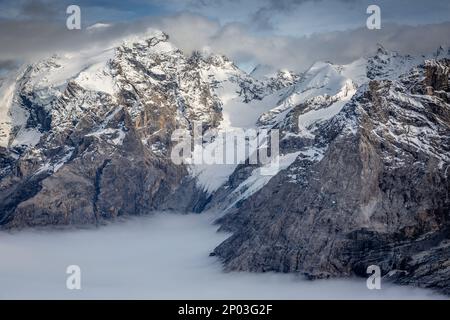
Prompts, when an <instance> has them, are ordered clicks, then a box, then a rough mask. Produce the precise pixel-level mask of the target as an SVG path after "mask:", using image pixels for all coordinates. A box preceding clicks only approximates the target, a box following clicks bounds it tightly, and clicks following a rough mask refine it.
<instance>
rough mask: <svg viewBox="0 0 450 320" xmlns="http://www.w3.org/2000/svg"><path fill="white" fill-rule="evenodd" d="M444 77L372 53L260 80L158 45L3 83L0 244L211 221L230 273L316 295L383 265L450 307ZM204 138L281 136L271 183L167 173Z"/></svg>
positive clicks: (439, 57) (135, 46)
mask: <svg viewBox="0 0 450 320" xmlns="http://www.w3.org/2000/svg"><path fill="white" fill-rule="evenodd" d="M449 70H450V60H449V59H448V56H447V55H445V54H443V51H442V50H441V51H440V53H439V54H434V55H431V56H429V57H427V58H425V59H424V58H422V57H421V58H418V57H412V56H402V55H399V54H397V53H393V52H388V51H387V50H385V49H383V48H382V47H380V48H379V50H378V52H377V53H376V54H375V55H374V56H372V57H366V58H364V57H363V58H361V59H359V60H357V61H355V62H353V63H351V64H348V65H342V66H339V65H333V64H331V63H321V62H318V63H315V64H314V65H313V66H312V67H311V68H310V69H309V70H307V71H306V72H304V73H302V74H295V73H293V72H289V71H279V72H275V73H273V72H272V73H271V74H269V75H262V74H261V73H262V68H260V69H259V70H258V72H256V71H255V72H254V74H255V75H256V74H258V77H256V76H255V75H248V74H246V73H245V72H243V71H241V70H239V68H238V67H237V66H235V65H234V64H233V63H232V62H231V61H230V60H228V59H227V58H226V57H223V56H219V55H207V54H204V53H200V52H194V53H193V54H190V55H186V54H185V53H183V52H181V51H180V50H178V49H177V48H176V47H174V46H173V45H172V44H171V43H170V42H169V39H168V36H167V35H165V34H164V33H162V32H153V33H152V34H150V35H148V36H147V37H144V38H134V39H127V40H126V41H124V42H123V43H122V44H121V45H119V46H117V47H115V48H112V49H107V50H104V51H101V52H98V51H97V52H85V53H80V54H76V55H63V56H53V57H50V58H49V59H45V60H42V61H40V62H38V63H34V64H32V65H29V66H25V67H24V68H22V69H21V70H20V72H19V73H18V74H17V75H16V76H15V77H14V78H7V79H3V80H2V83H1V87H0V92H1V96H2V98H1V99H0V115H2V121H1V122H0V134H1V136H0V138H1V140H0V143H1V145H2V146H1V147H0V225H1V228H23V227H29V226H47V225H95V224H101V223H103V222H105V221H107V220H111V219H114V218H116V217H119V216H126V215H135V214H146V213H150V212H152V211H154V210H177V211H185V212H191V211H194V212H202V211H207V210H220V211H222V212H223V216H222V218H220V219H219V220H218V223H219V225H220V226H221V229H223V230H227V231H231V232H232V233H233V235H232V236H231V237H230V238H229V239H227V240H226V241H225V242H223V243H222V244H221V245H220V246H218V247H217V248H216V249H215V250H214V254H216V255H218V256H219V257H220V258H221V259H222V260H223V262H224V264H225V267H226V268H227V269H228V270H249V271H261V272H264V271H278V272H298V273H302V274H305V275H307V276H308V277H311V278H322V277H334V276H348V275H361V276H365V275H366V273H365V271H366V268H367V266H368V265H371V264H376V265H379V266H380V267H381V268H382V271H383V274H384V275H385V276H386V277H388V278H391V279H392V280H395V281H397V282H399V283H410V284H414V285H419V286H423V287H432V288H438V289H441V290H442V291H444V292H446V293H450V291H449V290H450V289H449V288H450V283H449V279H450V265H449V261H450V256H449V255H450V239H449V237H450V228H449V220H450V216H449V215H450V200H449V199H450V197H449V196H450V195H449V190H450V182H449V175H450V171H449V170H448V169H449V166H450V99H449V97H450V88H449V83H448V81H449ZM3 118H4V119H3ZM197 121H200V122H202V124H203V130H204V131H205V130H207V129H211V128H213V129H215V130H216V131H215V132H216V133H217V135H219V134H221V133H224V132H227V131H228V132H229V131H231V132H234V131H235V130H240V129H249V128H252V129H268V130H274V129H277V130H279V132H280V159H279V160H280V166H279V168H278V169H277V170H276V171H275V172H274V174H273V175H271V176H267V175H263V174H261V172H262V169H263V168H261V166H258V165H250V164H248V161H247V162H243V163H240V164H230V165H217V164H215V165H214V164H213V165H205V164H192V165H175V164H174V163H173V162H172V161H171V159H170V153H171V150H172V148H173V146H174V141H172V139H171V136H172V133H173V131H174V130H175V129H180V128H181V129H185V130H187V131H188V132H189V131H191V132H192V130H193V126H194V123H195V122H197ZM205 143H206V144H209V146H212V147H214V148H219V147H220V146H216V145H215V143H217V142H216V141H214V139H213V140H212V141H208V142H205Z"/></svg>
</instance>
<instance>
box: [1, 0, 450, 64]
mask: <svg viewBox="0 0 450 320" xmlns="http://www.w3.org/2000/svg"><path fill="white" fill-rule="evenodd" d="M70 4H76V5H78V6H79V7H80V8H81V22H82V29H81V30H68V29H67V28H66V19H67V17H68V15H67V14H66V8H67V6H68V5H70ZM370 4H377V5H378V6H380V8H381V29H380V30H369V29H367V27H366V20H367V18H368V17H369V14H367V13H366V9H367V7H368V6H369V5H370ZM96 23H104V24H108V25H109V26H108V27H105V28H97V29H95V30H93V29H92V28H89V27H90V26H92V25H94V24H96ZM148 28H158V29H162V30H163V31H165V32H166V33H168V34H169V35H170V37H171V41H172V42H174V43H175V44H176V45H177V46H179V47H180V48H181V49H182V50H184V51H186V52H190V51H192V50H201V49H204V48H209V49H210V50H212V51H214V52H217V53H222V54H225V55H227V56H229V57H230V58H232V59H233V60H235V61H236V62H237V63H238V64H239V65H240V66H242V67H243V68H245V69H251V67H252V66H254V65H256V64H267V65H271V66H274V67H276V68H289V69H292V70H296V71H301V70H304V69H305V68H307V67H308V66H309V65H311V64H312V63H313V62H314V61H316V60H327V61H333V62H335V63H347V62H350V61H352V60H353V59H356V58H358V57H360V56H362V55H364V54H368V53H370V52H373V50H374V48H375V47H376V45H377V43H381V44H383V45H384V46H385V47H386V48H388V49H392V50H397V51H400V52H404V53H412V54H423V53H428V52H431V51H433V50H435V49H436V48H437V47H438V46H439V45H443V46H449V45H450V1H448V0H428V1H424V0H130V1H124V0H112V1H111V0H70V1H68V0H0V69H3V70H8V69H11V68H14V66H15V65H17V64H18V63H19V62H23V61H26V60H29V59H37V58H40V57H43V56H46V55H49V54H52V53H54V52H59V51H72V50H82V49H86V48H91V47H104V46H107V45H110V44H111V43H112V42H113V41H117V39H120V38H123V37H125V36H127V35H129V34H135V33H140V32H144V31H145V30H146V29H148Z"/></svg>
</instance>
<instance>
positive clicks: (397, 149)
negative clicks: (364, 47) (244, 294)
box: [215, 59, 450, 293]
mask: <svg viewBox="0 0 450 320" xmlns="http://www.w3.org/2000/svg"><path fill="white" fill-rule="evenodd" d="M448 67H449V63H448V60H447V59H443V60H439V61H436V60H432V61H427V62H425V64H423V65H421V66H418V67H415V68H413V69H412V70H410V72H409V73H407V74H403V75H401V76H399V77H398V78H397V79H395V80H372V81H370V82H369V83H368V84H366V85H363V86H361V87H360V88H359V89H358V92H357V93H356V94H355V95H354V96H353V98H352V99H351V101H349V102H348V103H347V104H346V105H345V106H344V107H343V108H342V110H341V111H340V112H339V113H338V114H337V115H336V116H335V117H333V118H332V119H330V120H326V121H322V122H320V123H317V124H316V125H314V126H310V127H309V128H308V129H309V132H308V133H309V134H310V137H309V139H306V138H305V134H301V132H300V134H297V135H296V136H292V134H291V135H290V137H289V142H287V141H286V142H285V144H284V145H283V146H284V149H286V150H292V149H295V150H302V149H301V148H302V147H303V148H304V147H305V146H307V148H308V149H309V150H313V151H312V152H309V153H308V154H307V156H305V155H302V154H300V155H299V156H298V157H297V158H296V159H295V161H294V162H293V163H292V164H291V165H290V166H289V167H288V168H287V169H286V170H283V171H282V172H280V173H279V174H278V175H277V176H275V177H274V178H272V179H271V180H270V181H269V182H268V183H267V184H266V185H265V186H264V187H263V188H262V189H260V190H259V191H258V192H256V193H254V194H253V195H252V196H250V197H249V198H247V199H246V200H244V201H242V202H240V203H239V205H238V206H237V207H235V208H233V209H231V210H230V211H229V213H227V214H226V215H225V216H224V217H222V218H221V219H220V221H219V222H220V224H221V226H222V228H223V229H225V230H229V231H232V232H233V236H231V237H230V238H229V239H227V240H226V241H225V242H224V243H222V244H221V245H220V246H219V247H218V248H216V250H215V254H217V255H219V256H220V257H221V258H222V259H223V261H224V262H225V265H226V267H227V268H228V269H230V270H252V271H263V272H264V271H279V272H301V273H304V274H306V275H307V276H309V277H311V278H317V277H319V278H322V277H330V276H338V275H353V274H357V275H361V276H365V275H366V273H365V272H366V268H367V266H369V265H371V264H375V265H379V266H380V267H381V269H382V272H383V274H384V275H386V276H387V277H392V278H393V279H395V280H396V281H398V282H400V283H409V284H414V285H419V286H423V287H433V288H440V289H442V290H443V291H444V292H446V293H450V291H449V288H450V282H449V281H450V277H449V275H450V273H449V272H450V265H449V261H450V255H449V254H450V239H449V236H450V233H449V230H450V229H449V221H450V220H449V219H450V197H449V195H450V194H449V193H450V188H449V174H450V172H449V170H448V168H449V165H450V162H449V160H450V159H449V155H450V149H449V147H450V135H449V134H450V108H449V105H448V100H447V99H448V95H449V91H448V86H447V84H448V77H449V72H448ZM438 79H439V80H438ZM307 108H310V104H306V105H302V104H301V105H298V106H296V107H294V108H293V109H292V110H291V111H290V113H292V115H293V116H292V117H289V115H288V116H287V117H286V119H285V120H284V121H285V123H282V125H281V127H282V128H283V126H284V128H283V130H284V131H287V130H289V128H294V129H295V124H294V123H292V125H291V127H289V126H287V127H286V126H285V124H286V122H287V123H289V122H290V121H291V122H292V120H291V119H297V114H298V113H300V114H301V113H302V110H305V109H307ZM299 122H300V123H301V115H300V121H299ZM297 130H298V128H297ZM285 137H286V133H285ZM293 139H295V140H296V141H291V140H293ZM299 146H300V148H299ZM314 152H315V153H316V154H314ZM320 153H322V154H320Z"/></svg>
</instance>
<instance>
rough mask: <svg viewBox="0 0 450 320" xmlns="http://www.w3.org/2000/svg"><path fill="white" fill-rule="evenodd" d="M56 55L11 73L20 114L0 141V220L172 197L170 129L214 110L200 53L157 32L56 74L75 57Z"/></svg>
mask: <svg viewBox="0 0 450 320" xmlns="http://www.w3.org/2000/svg"><path fill="white" fill-rule="evenodd" d="M90 58H91V57H87V58H86V59H90ZM65 59H66V58H65V57H58V56H54V57H51V58H49V59H47V60H43V61H41V62H39V63H36V64H34V65H30V66H29V67H28V68H27V69H26V70H25V72H24V73H23V74H22V75H21V77H20V78H19V80H18V81H17V85H16V93H15V94H14V97H13V100H14V103H13V106H12V108H13V109H14V110H16V111H15V112H21V113H23V114H25V115H26V118H25V119H26V121H25V122H23V123H19V122H16V123H15V125H14V128H13V130H12V132H11V137H10V147H9V148H5V149H3V148H2V149H1V153H2V157H1V163H0V166H1V168H0V172H1V173H0V174H1V180H0V199H1V200H2V201H1V204H0V225H1V226H2V227H3V228H23V227H29V226H47V225H91V224H94V225H95V224H99V223H102V222H103V221H106V220H109V219H113V218H116V217H118V216H122V215H136V214H144V213H149V212H150V211H152V210H155V209H160V208H163V209H167V208H172V207H174V206H172V205H170V202H172V201H174V197H176V196H175V195H173V194H176V191H177V190H180V186H181V185H182V184H183V181H185V180H186V176H187V170H186V168H185V167H183V166H176V165H174V164H173V163H172V161H171V160H170V150H171V148H172V141H171V134H172V132H173V131H174V130H175V129H176V128H186V129H190V128H191V122H192V121H203V122H204V123H205V129H206V128H208V127H215V126H217V125H218V123H219V121H220V119H221V112H220V110H221V104H220V101H219V100H218V98H217V96H216V95H215V94H214V93H213V92H212V90H211V88H210V83H209V82H205V81H204V80H203V79H202V77H201V74H200V70H201V69H202V68H204V67H205V64H207V63H208V62H207V61H206V59H205V58H203V57H199V56H196V55H195V54H194V55H193V56H192V57H190V56H185V55H184V54H183V53H182V52H181V51H180V50H178V49H176V48H175V47H173V45H171V44H170V43H169V42H168V37H167V35H165V34H163V33H156V34H155V35H153V36H152V37H150V38H148V39H144V40H141V39H137V40H133V41H126V42H124V44H123V45H121V46H119V47H117V48H116V49H114V50H113V52H111V54H110V57H109V58H108V59H104V58H102V57H100V58H99V57H94V63H93V64H92V66H90V67H88V68H85V70H84V71H83V70H82V71H81V72H80V73H79V74H78V75H75V76H70V77H71V78H70V79H69V80H68V81H67V82H66V83H64V82H63V83H62V84H61V83H59V82H57V80H58V79H59V78H60V77H61V76H60V73H61V72H62V71H61V68H63V67H62V66H65V64H68V66H69V67H71V66H72V65H73V64H76V63H77V62H76V61H69V62H66V60H65ZM98 61H103V62H101V63H103V65H102V66H101V67H100V68H99V67H98ZM83 62H84V61H83ZM86 64H88V62H86ZM66 68H67V66H66ZM69 70H70V68H69ZM54 79H57V80H54ZM63 80H66V79H63ZM22 136H24V137H25V138H21V137H22ZM29 137H37V141H34V140H33V139H30V138H29ZM26 138H27V139H26ZM183 185H184V184H183ZM201 194H202V193H201V191H199V190H197V188H196V185H195V183H193V184H192V185H191V188H190V189H188V188H186V189H185V191H184V192H183V202H179V201H174V203H178V204H179V205H178V206H177V207H176V208H177V209H181V208H183V210H188V211H191V210H193V208H195V207H196V206H197V202H201V201H204V199H202V196H201ZM167 201H168V202H169V203H167Z"/></svg>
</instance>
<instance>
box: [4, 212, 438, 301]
mask: <svg viewBox="0 0 450 320" xmlns="http://www.w3.org/2000/svg"><path fill="white" fill-rule="evenodd" d="M213 219H214V217H213V216H212V215H207V214H202V215H178V214H157V215H154V216H148V217H139V218H134V219H131V220H129V221H126V222H121V223H113V224H111V225H108V226H104V227H101V228H98V229H89V230H64V231H42V230H32V231H22V232H15V233H12V234H10V233H6V232H0V298H3V299H5V298H9V299H15V298H33V299H34V298H43V299H48V298H63V299H67V298H69V299H80V298H100V299H102V298H113V299H114V298H124V299H129V298H138V299H139V298H158V299H222V298H223V299H227V298H230V299H231V298H232V299H241V298H242V299H314V298H319V299H333V298H336V299H351V298H356V299H378V298H383V299H392V298H400V299H418V298H442V297H441V296H438V295H436V294H434V293H432V292H431V291H428V290H420V289H412V288H408V287H399V286H389V285H387V284H384V283H382V289H381V290H368V289H367V287H366V280H365V279H352V280H320V281H307V280H303V279H301V278H300V277H296V276H294V275H288V274H273V273H269V274H250V273H242V272H241V273H224V272H222V269H221V264H220V262H219V261H218V259H217V258H215V257H209V256H208V254H209V253H210V252H211V251H212V250H213V248H214V247H215V246H216V245H217V244H219V243H220V242H221V241H222V240H224V239H225V238H226V237H227V235H226V234H223V233H217V232H216V226H213V225H211V221H212V220H213ZM69 265H78V266H80V268H81V290H68V289H67V288H66V279H67V277H68V275H67V274H66V268H67V266H69Z"/></svg>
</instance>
